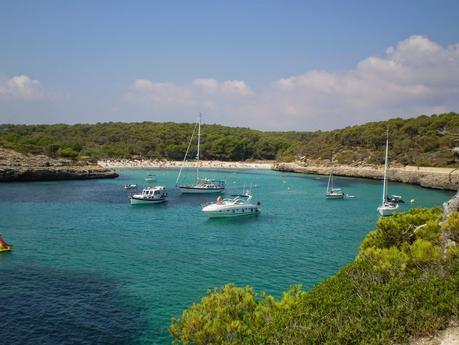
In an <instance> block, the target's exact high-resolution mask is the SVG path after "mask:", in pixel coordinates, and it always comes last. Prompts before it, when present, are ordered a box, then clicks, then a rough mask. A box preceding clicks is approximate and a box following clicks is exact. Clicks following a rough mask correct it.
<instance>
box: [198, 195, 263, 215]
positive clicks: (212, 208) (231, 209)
mask: <svg viewBox="0 0 459 345" xmlns="http://www.w3.org/2000/svg"><path fill="white" fill-rule="evenodd" d="M202 212H204V213H205V214H206V215H207V216H208V217H209V218H230V217H241V216H251V215H258V214H260V202H257V203H253V202H252V195H250V193H245V194H241V195H235V196H233V198H228V199H227V198H225V199H223V198H222V197H221V196H219V197H218V198H217V200H216V202H215V203H210V204H208V205H205V206H204V207H203V208H202Z"/></svg>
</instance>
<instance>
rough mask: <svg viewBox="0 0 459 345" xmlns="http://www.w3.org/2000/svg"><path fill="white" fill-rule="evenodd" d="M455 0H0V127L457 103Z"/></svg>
mask: <svg viewBox="0 0 459 345" xmlns="http://www.w3.org/2000/svg"><path fill="white" fill-rule="evenodd" d="M458 13H459V1H445V0H437V1H423V0H417V1H409V0H404V1H352V0H349V1H325V0H323V1H307V0H303V1H294V0H290V1H289V0H283V1H268V0H266V1H257V0H252V1H246V0H245V1H244V0H233V1H229V0H228V1H219V0H213V1H200V0H195V1H185V0H183V1H174V0H171V1H97V0H93V1H83V0H80V1H57V0H56V1H46V0H42V1H32V0H30V1H21V0H14V1H9V0H8V1H7V0H0V123H24V124H38V123H95V122H106V121H123V122H130V121H175V122H193V121H195V120H196V118H197V114H198V113H199V112H202V113H203V119H204V122H207V123H219V124H224V125H230V126H239V127H250V128H254V129H261V130H318V129H321V130H328V129H334V128H341V127H345V126H349V125H354V124H360V123H365V122H369V121H379V120H384V119H388V118H393V117H403V118H406V117H412V116H416V115H420V114H433V113H442V112H449V111H456V112H459V21H458V20H457V14H458Z"/></svg>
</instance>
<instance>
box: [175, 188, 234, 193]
mask: <svg viewBox="0 0 459 345" xmlns="http://www.w3.org/2000/svg"><path fill="white" fill-rule="evenodd" d="M178 188H179V189H180V191H181V192H182V193H183V194H215V193H223V192H224V191H225V189H224V188H219V189H208V188H186V187H178Z"/></svg>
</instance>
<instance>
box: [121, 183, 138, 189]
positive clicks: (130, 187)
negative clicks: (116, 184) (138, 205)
mask: <svg viewBox="0 0 459 345" xmlns="http://www.w3.org/2000/svg"><path fill="white" fill-rule="evenodd" d="M136 188H137V185H136V184H132V183H128V184H125V185H124V189H126V190H128V189H136Z"/></svg>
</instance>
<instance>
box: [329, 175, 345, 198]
mask: <svg viewBox="0 0 459 345" xmlns="http://www.w3.org/2000/svg"><path fill="white" fill-rule="evenodd" d="M325 197H326V198H327V199H344V192H343V191H342V190H341V188H335V187H334V185H333V173H332V172H331V173H330V176H329V177H328V184H327V191H326V192H325Z"/></svg>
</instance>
